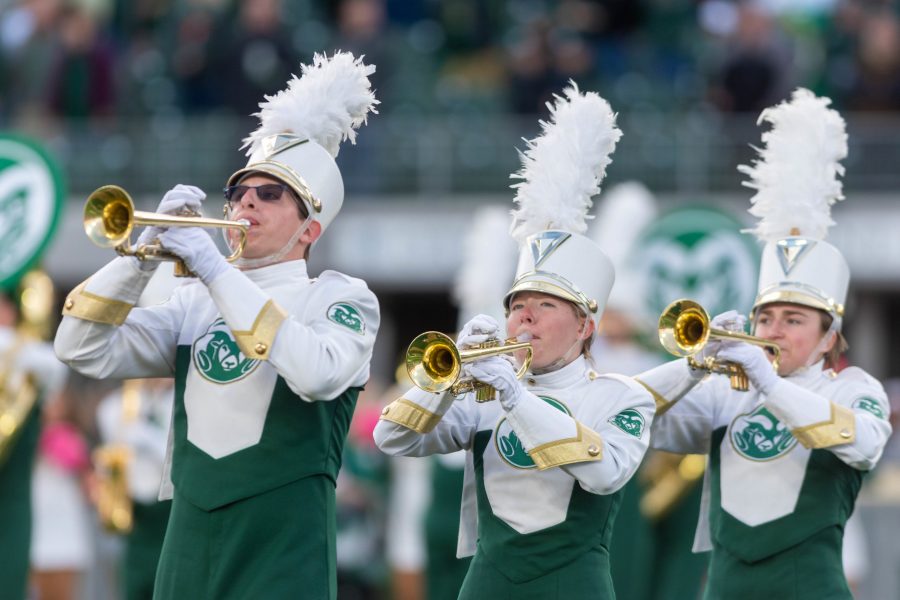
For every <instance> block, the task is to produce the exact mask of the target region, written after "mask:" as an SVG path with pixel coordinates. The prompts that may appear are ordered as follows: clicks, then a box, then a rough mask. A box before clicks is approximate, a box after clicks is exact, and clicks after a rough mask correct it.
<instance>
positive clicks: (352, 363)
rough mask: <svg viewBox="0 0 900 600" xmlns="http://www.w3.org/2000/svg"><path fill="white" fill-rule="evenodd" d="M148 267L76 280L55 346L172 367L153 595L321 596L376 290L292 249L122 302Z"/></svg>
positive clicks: (137, 373) (328, 580) (101, 368)
mask: <svg viewBox="0 0 900 600" xmlns="http://www.w3.org/2000/svg"><path fill="white" fill-rule="evenodd" d="M148 278H149V274H147V273H144V272H142V271H140V270H139V269H138V268H137V267H136V266H135V264H134V263H133V261H131V260H128V259H116V260H114V261H113V262H111V263H110V264H109V265H107V266H106V267H104V268H103V269H101V270H100V271H99V272H98V273H97V274H95V275H94V276H93V277H91V279H89V280H88V281H87V282H86V284H84V285H82V286H80V287H79V288H76V290H75V291H74V292H73V294H72V295H70V297H69V299H68V300H67V301H66V313H65V314H66V315H67V316H66V317H65V318H64V319H63V321H62V323H61V325H60V329H59V331H58V333H57V338H56V350H57V353H58V355H59V356H60V357H62V358H63V359H64V360H65V361H66V362H68V363H69V364H70V365H72V366H73V367H74V368H76V369H77V370H79V371H81V372H82V373H84V374H86V375H89V376H92V377H97V378H105V377H121V378H139V377H171V376H174V377H175V413H174V420H173V427H172V443H171V444H170V454H169V457H170V461H169V464H170V465H171V472H170V476H171V477H170V480H171V483H172V484H174V489H173V488H172V486H171V485H164V486H163V490H162V497H167V496H169V495H171V494H173V493H174V502H173V504H172V513H171V516H170V522H169V527H168V530H167V532H166V539H165V542H164V544H163V551H162V556H161V559H160V566H159V570H158V574H157V580H156V592H155V593H156V596H157V597H162V598H171V597H191V598H217V599H219V598H250V597H266V598H293V597H297V596H298V594H301V595H303V597H305V598H333V597H335V593H336V590H335V572H334V561H335V548H334V535H335V533H334V527H335V524H334V482H335V479H336V477H337V472H338V469H339V468H340V462H341V453H342V450H343V445H344V441H345V439H346V436H347V430H348V427H349V423H350V418H351V415H352V413H353V409H354V406H355V402H356V396H357V394H358V391H359V389H360V388H361V387H362V386H363V384H364V383H365V382H366V381H367V380H368V378H369V360H370V358H371V354H372V345H373V343H374V339H375V333H376V331H377V329H378V325H379V313H378V304H377V300H376V299H375V296H374V295H373V294H372V293H371V292H370V291H369V290H368V288H367V287H366V285H365V283H364V282H362V281H360V280H358V279H353V278H351V277H347V276H345V275H343V274H341V273H337V272H334V271H325V272H323V273H322V275H321V276H320V277H319V278H317V279H310V278H309V277H308V276H307V272H306V262H305V261H302V260H300V261H290V262H285V263H280V264H275V265H272V266H268V267H263V268H259V269H253V270H249V271H246V272H240V271H238V270H236V269H231V270H228V271H227V272H226V273H224V274H223V275H221V276H219V277H217V278H216V279H215V280H214V281H213V282H212V283H210V284H209V286H208V287H207V286H204V285H202V284H201V283H199V282H194V283H189V284H186V285H182V286H180V287H178V288H177V289H176V291H175V293H174V295H173V296H172V298H171V299H170V300H169V301H167V302H166V303H164V304H161V305H158V306H153V307H148V308H134V309H133V310H132V307H133V305H134V303H135V301H136V300H137V298H138V295H139V294H140V292H141V290H142V289H143V287H144V286H145V285H146V282H147V279H148ZM123 307H124V308H123ZM117 308H118V309H120V310H121V311H123V312H124V313H125V315H127V316H125V317H121V316H119V318H115V315H113V314H112V312H113V311H115V310H116V309H117ZM165 483H168V482H167V481H164V484H165Z"/></svg>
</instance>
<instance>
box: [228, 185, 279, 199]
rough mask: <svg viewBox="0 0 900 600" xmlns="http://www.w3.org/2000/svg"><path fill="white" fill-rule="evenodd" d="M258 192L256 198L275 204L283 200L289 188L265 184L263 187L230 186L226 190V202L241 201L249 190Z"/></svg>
mask: <svg viewBox="0 0 900 600" xmlns="http://www.w3.org/2000/svg"><path fill="white" fill-rule="evenodd" d="M250 189H253V190H256V197H257V198H259V199H260V200H262V201H263V202H275V201H277V200H280V199H281V195H282V194H284V192H285V190H287V189H288V186H287V185H286V184H284V183H263V184H262V185H229V186H228V187H226V188H225V189H224V190H222V191H223V192H224V194H225V200H227V201H228V202H230V203H231V204H235V203H237V202H240V201H241V198H243V197H244V194H246V193H247V191H248V190H250Z"/></svg>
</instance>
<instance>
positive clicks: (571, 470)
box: [374, 357, 653, 556]
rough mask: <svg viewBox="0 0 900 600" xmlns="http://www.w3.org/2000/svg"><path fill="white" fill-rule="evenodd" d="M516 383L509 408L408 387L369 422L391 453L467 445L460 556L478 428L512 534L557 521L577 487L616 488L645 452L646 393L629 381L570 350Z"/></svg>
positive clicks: (470, 543)
mask: <svg viewBox="0 0 900 600" xmlns="http://www.w3.org/2000/svg"><path fill="white" fill-rule="evenodd" d="M524 383H525V386H526V389H527V391H528V393H527V394H525V395H524V396H523V399H522V400H521V401H520V402H519V403H518V404H517V405H516V406H515V407H513V409H512V410H510V411H508V412H507V411H505V410H504V409H503V407H502V406H501V404H500V402H498V401H492V402H487V403H477V402H476V401H475V399H474V395H473V394H466V395H465V396H462V397H460V398H456V397H454V396H452V395H451V394H449V393H446V392H445V393H439V394H432V393H428V392H424V391H422V390H419V389H417V388H412V389H411V390H409V391H408V392H406V393H405V394H404V395H403V397H402V398H400V399H398V400H397V401H395V402H393V403H392V404H391V405H389V406H388V407H387V408H386V409H385V413H384V414H383V415H382V420H380V421H379V423H378V425H377V426H376V428H375V433H374V437H375V441H376V443H377V445H378V447H379V448H381V449H382V450H383V451H384V452H386V453H388V454H391V455H403V456H427V455H431V454H447V453H451V452H456V451H458V450H463V449H465V450H468V451H469V458H468V461H467V473H466V485H465V486H464V491H463V505H462V517H461V523H460V547H459V554H460V556H466V555H469V554H472V553H473V552H474V542H475V539H476V534H475V531H474V529H475V525H476V523H475V517H474V512H475V511H474V510H473V509H474V505H475V497H474V496H475V493H474V485H473V483H474V476H473V459H472V453H473V448H474V447H475V445H476V438H477V437H478V436H479V435H480V436H483V439H485V440H486V445H485V446H483V448H484V450H483V453H482V454H481V455H480V456H479V460H480V461H482V462H483V473H484V475H483V485H484V489H485V492H486V494H487V497H488V499H489V501H490V510H491V511H492V513H493V514H494V515H495V516H496V517H497V518H499V519H501V520H502V521H503V522H505V523H506V524H507V525H509V526H510V527H511V528H512V529H513V530H515V531H516V532H518V533H519V534H529V533H533V532H537V531H540V530H544V529H546V528H549V527H552V526H554V525H557V524H560V523H562V522H564V521H565V520H566V518H567V510H568V508H569V504H570V499H571V497H572V494H573V491H574V486H575V485H576V484H577V485H578V486H580V487H581V488H582V489H584V490H586V491H587V492H590V493H592V494H612V493H614V492H616V491H617V490H619V489H620V488H621V487H622V486H624V485H625V483H626V482H627V481H628V479H629V478H630V477H631V476H632V475H633V474H634V472H635V470H636V469H637V468H638V466H639V465H640V463H641V460H642V458H643V456H644V452H645V451H646V450H647V445H648V431H647V430H648V427H647V426H648V425H649V424H650V421H651V420H652V418H653V400H652V398H651V396H650V395H649V394H648V393H647V392H646V390H644V389H643V388H642V387H641V386H639V385H637V384H636V383H635V382H634V381H632V380H631V379H629V378H627V377H623V376H620V375H598V374H597V373H596V372H595V371H594V370H593V369H591V368H590V366H589V364H588V363H587V361H586V360H585V359H584V358H583V357H579V358H578V359H576V360H575V361H573V362H572V363H570V364H568V365H566V366H565V367H563V368H561V369H559V370H557V371H554V372H552V373H547V374H542V375H532V374H526V376H525V381H524ZM398 421H399V422H398ZM400 422H403V423H406V425H404V424H400ZM481 510H484V507H479V512H480V511H481Z"/></svg>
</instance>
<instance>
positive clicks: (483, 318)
mask: <svg viewBox="0 0 900 600" xmlns="http://www.w3.org/2000/svg"><path fill="white" fill-rule="evenodd" d="M498 337H500V325H499V324H498V323H497V320H496V319H494V318H493V317H490V316H488V315H475V316H474V317H472V319H471V320H469V322H468V323H466V324H465V325H463V328H462V331H460V332H459V337H457V338H456V345H457V347H459V348H465V347H466V346H472V345H474V344H482V343H484V342H486V341H488V340H491V339H497V338H498Z"/></svg>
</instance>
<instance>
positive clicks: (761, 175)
mask: <svg viewBox="0 0 900 600" xmlns="http://www.w3.org/2000/svg"><path fill="white" fill-rule="evenodd" d="M829 104H831V100H829V99H828V98H819V97H816V96H815V95H814V94H813V93H812V92H810V91H809V90H806V89H802V88H798V89H797V90H795V91H794V93H793V94H792V95H791V99H790V100H789V101H786V102H782V103H781V104H778V105H776V106H774V107H770V108H767V109H765V110H764V111H763V112H762V114H760V117H759V122H760V123H761V122H763V121H767V122H769V123H771V124H772V129H771V130H769V131H767V132H765V133H763V135H762V140H763V142H764V143H765V148H763V149H760V150H759V157H760V158H759V160H757V161H755V162H754V163H753V165H752V166H747V165H741V166H739V167H738V170H739V171H741V172H742V173H745V174H746V175H748V176H749V177H750V181H747V182H744V185H746V186H747V187H751V188H754V189H755V190H756V194H755V195H754V197H753V198H752V199H751V201H752V203H753V207H752V208H751V209H750V213H751V214H753V215H755V216H757V217H759V219H760V220H759V223H758V224H757V226H756V227H755V228H754V229H752V230H751V231H752V232H753V233H755V234H756V236H757V237H758V238H759V239H760V240H761V241H762V242H763V243H764V244H765V246H764V248H763V251H762V259H761V263H760V269H759V286H758V288H757V289H758V291H757V296H756V300H755V301H754V303H753V312H754V313H755V312H756V310H757V309H758V308H759V307H760V306H762V305H764V304H769V303H772V302H791V303H794V304H801V305H804V306H809V307H812V308H817V309H820V310H823V311H825V312H827V313H829V314H830V315H831V316H832V317H833V318H834V319H835V320H836V321H837V323H838V325H839V324H840V319H841V318H842V317H843V314H844V303H845V301H846V298H847V286H848V284H849V283H850V269H849V267H848V266H847V261H846V260H845V259H844V257H843V255H842V254H841V253H840V251H839V250H838V249H837V248H835V247H834V246H832V245H831V244H829V243H828V242H826V241H825V236H826V234H827V232H828V228H829V227H830V226H831V225H834V221H832V219H831V205H832V204H834V203H835V202H837V201H838V200H842V199H843V194H842V189H841V182H840V180H839V179H838V178H839V177H840V176H842V175H843V174H844V167H843V166H842V165H841V164H840V161H841V160H842V159H843V158H845V157H846V156H847V133H846V128H845V123H844V120H843V119H842V118H841V116H840V115H839V114H838V113H837V111H835V110H833V109H831V108H828V106H829Z"/></svg>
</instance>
